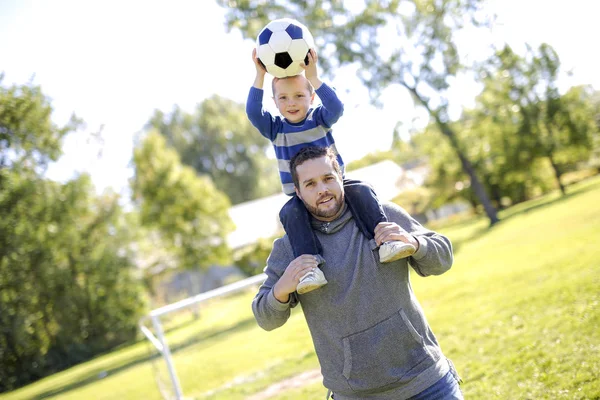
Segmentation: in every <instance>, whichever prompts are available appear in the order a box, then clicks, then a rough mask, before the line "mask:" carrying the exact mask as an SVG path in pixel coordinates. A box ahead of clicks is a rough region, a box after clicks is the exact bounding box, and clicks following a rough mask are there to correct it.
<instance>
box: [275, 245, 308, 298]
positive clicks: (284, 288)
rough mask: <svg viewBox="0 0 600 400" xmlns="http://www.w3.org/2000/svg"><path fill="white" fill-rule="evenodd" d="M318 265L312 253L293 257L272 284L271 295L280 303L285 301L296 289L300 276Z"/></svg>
mask: <svg viewBox="0 0 600 400" xmlns="http://www.w3.org/2000/svg"><path fill="white" fill-rule="evenodd" d="M318 265H319V263H318V261H317V258H316V257H315V256H313V255H312V254H302V255H301V256H299V257H297V258H295V259H294V260H293V261H292V262H291V263H290V264H289V265H288V267H287V268H286V269H285V271H284V273H283V275H281V277H280V278H279V280H278V281H277V283H276V284H275V285H274V286H273V295H274V296H275V298H276V299H277V300H278V301H279V302H281V303H287V302H288V300H289V295H290V293H293V292H294V291H296V286H298V283H299V282H300V278H302V277H303V276H304V275H306V274H307V273H309V272H310V271H311V270H312V269H314V268H317V267H318Z"/></svg>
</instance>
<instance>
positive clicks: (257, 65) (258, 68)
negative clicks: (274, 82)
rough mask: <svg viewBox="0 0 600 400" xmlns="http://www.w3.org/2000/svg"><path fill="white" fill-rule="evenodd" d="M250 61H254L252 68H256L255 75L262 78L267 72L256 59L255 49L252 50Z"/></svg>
mask: <svg viewBox="0 0 600 400" xmlns="http://www.w3.org/2000/svg"><path fill="white" fill-rule="evenodd" d="M252 61H254V67H255V68H256V74H257V75H263V76H264V75H265V74H266V73H267V70H266V69H265V67H263V65H262V64H261V62H260V60H259V59H258V55H257V54H256V48H254V49H252Z"/></svg>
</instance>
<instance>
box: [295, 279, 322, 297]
mask: <svg viewBox="0 0 600 400" xmlns="http://www.w3.org/2000/svg"><path fill="white" fill-rule="evenodd" d="M326 284H327V282H325V283H307V284H304V285H302V286H298V287H297V288H296V291H297V292H298V294H304V293H308V292H312V291H313V290H315V289H318V288H320V287H322V286H325V285H326Z"/></svg>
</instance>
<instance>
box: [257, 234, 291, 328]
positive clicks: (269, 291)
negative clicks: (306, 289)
mask: <svg viewBox="0 0 600 400" xmlns="http://www.w3.org/2000/svg"><path fill="white" fill-rule="evenodd" d="M288 247H289V246H286V245H285V243H284V239H283V238H281V239H277V240H275V242H274V243H273V250H272V251H271V254H270V255H269V258H268V259H267V266H266V268H265V274H267V279H265V281H264V282H263V284H262V285H261V286H260V288H259V289H258V293H257V294H256V296H255V297H254V300H253V301H252V312H253V313H254V318H255V319H256V322H257V323H258V325H259V326H260V327H261V328H263V329H264V330H266V331H271V330H273V329H276V328H279V327H280V326H282V325H283V324H285V323H286V322H287V320H288V318H289V317H290V310H291V309H292V308H293V307H295V306H296V305H297V304H298V297H297V296H296V293H295V292H294V293H291V294H290V299H289V301H288V302H287V303H281V302H280V301H279V300H277V299H276V298H275V296H274V294H273V286H275V283H277V281H278V280H279V278H280V277H281V275H283V272H284V271H285V269H286V268H287V266H288V265H289V264H290V262H292V260H293V257H292V256H291V252H290V249H288Z"/></svg>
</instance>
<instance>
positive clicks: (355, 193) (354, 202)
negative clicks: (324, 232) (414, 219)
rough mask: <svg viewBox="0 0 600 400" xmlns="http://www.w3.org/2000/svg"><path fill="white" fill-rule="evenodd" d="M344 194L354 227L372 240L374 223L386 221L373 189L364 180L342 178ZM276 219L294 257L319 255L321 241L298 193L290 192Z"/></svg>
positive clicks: (321, 251)
mask: <svg viewBox="0 0 600 400" xmlns="http://www.w3.org/2000/svg"><path fill="white" fill-rule="evenodd" d="M344 193H345V198H346V204H348V208H349V209H350V212H352V215H353V216H354V220H355V221H356V225H357V227H358V229H359V230H360V231H361V232H362V233H363V235H365V236H366V237H367V239H369V240H370V239H373V238H374V237H375V233H374V230H375V227H376V226H377V224H378V223H380V222H385V221H387V218H386V216H385V214H384V213H383V208H381V204H379V200H378V199H377V195H376V194H375V191H374V190H373V188H372V187H371V185H369V184H368V183H366V182H362V181H357V180H354V179H344ZM279 219H280V220H281V224H282V225H283V228H284V229H285V232H286V233H287V235H288V238H289V239H290V244H291V245H292V250H293V251H294V257H299V256H301V255H302V254H315V255H316V254H319V255H321V256H322V255H323V248H322V247H321V243H320V242H319V239H317V235H316V234H315V232H314V231H313V229H312V226H311V224H310V220H311V217H310V213H309V212H308V210H307V209H306V207H304V203H302V200H300V199H299V198H298V196H296V195H294V196H293V197H292V198H291V199H290V200H288V202H287V203H285V204H284V206H283V207H282V208H281V211H279Z"/></svg>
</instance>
